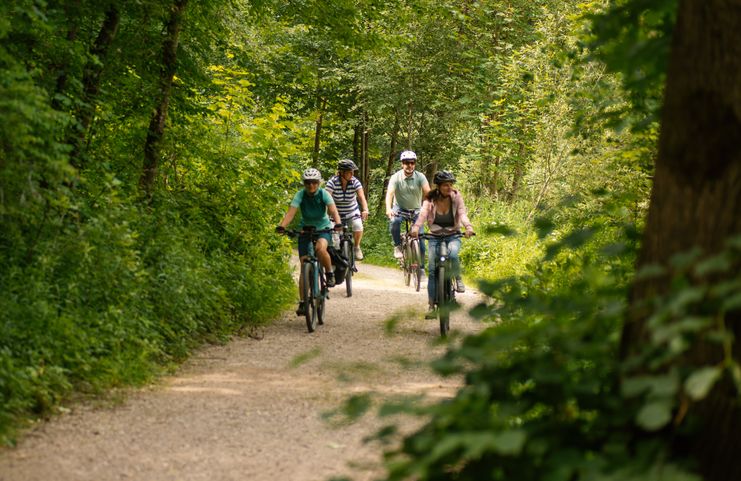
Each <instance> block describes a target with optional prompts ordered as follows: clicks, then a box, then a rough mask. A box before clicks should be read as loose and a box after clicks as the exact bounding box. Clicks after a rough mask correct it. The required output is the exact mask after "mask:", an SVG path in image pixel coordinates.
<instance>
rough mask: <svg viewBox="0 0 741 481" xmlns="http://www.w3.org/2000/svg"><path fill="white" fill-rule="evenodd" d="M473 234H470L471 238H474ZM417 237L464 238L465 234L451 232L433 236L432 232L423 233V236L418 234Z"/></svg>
mask: <svg viewBox="0 0 741 481" xmlns="http://www.w3.org/2000/svg"><path fill="white" fill-rule="evenodd" d="M475 235H476V233H475V232H471V236H475ZM417 237H419V238H420V239H442V238H445V237H456V238H460V237H465V234H464V233H463V232H453V233H452V234H433V233H432V232H425V233H424V234H422V233H420V234H417Z"/></svg>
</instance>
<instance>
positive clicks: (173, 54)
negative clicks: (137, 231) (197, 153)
mask: <svg viewBox="0 0 741 481" xmlns="http://www.w3.org/2000/svg"><path fill="white" fill-rule="evenodd" d="M187 5H188V0H175V1H174V2H173V5H172V9H171V11H170V19H169V21H168V22H167V33H166V36H165V41H164V43H163V49H162V50H163V52H162V70H161V73H160V81H159V91H158V99H157V100H158V104H157V108H156V110H155V111H154V113H153V114H152V119H151V121H150V122H149V129H148V130H147V140H146V143H145V144H144V165H143V169H142V175H141V177H140V178H139V185H140V186H141V188H142V189H143V190H144V192H145V193H146V195H147V197H151V195H152V191H153V190H154V180H155V178H156V175H157V166H158V164H159V157H160V145H161V143H162V136H163V135H164V133H165V120H167V108H168V106H169V103H170V91H171V90H172V79H173V78H174V77H175V71H176V68H177V52H178V42H179V40H180V29H181V28H182V23H183V14H184V12H185V7H186V6H187Z"/></svg>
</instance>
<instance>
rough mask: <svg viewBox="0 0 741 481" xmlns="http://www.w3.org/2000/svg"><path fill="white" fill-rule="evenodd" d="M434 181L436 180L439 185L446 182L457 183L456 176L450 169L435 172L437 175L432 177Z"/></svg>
mask: <svg viewBox="0 0 741 481" xmlns="http://www.w3.org/2000/svg"><path fill="white" fill-rule="evenodd" d="M432 182H434V183H435V184H437V185H440V184H442V183H444V182H452V183H455V176H454V175H453V173H452V172H451V171H449V170H441V171H439V172H436V173H435V177H434V178H433V179H432Z"/></svg>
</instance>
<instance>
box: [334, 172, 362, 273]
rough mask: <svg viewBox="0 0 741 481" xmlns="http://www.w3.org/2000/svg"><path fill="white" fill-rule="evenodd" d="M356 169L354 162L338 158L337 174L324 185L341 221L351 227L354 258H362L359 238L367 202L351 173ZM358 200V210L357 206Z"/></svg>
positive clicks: (358, 183)
mask: <svg viewBox="0 0 741 481" xmlns="http://www.w3.org/2000/svg"><path fill="white" fill-rule="evenodd" d="M356 170H358V167H357V166H356V165H355V162H353V161H352V160H349V159H344V160H340V162H339V163H338V164H337V175H335V176H334V177H332V178H331V179H329V180H328V181H327V185H326V186H325V187H324V188H325V189H326V190H327V192H329V194H330V195H331V196H332V198H333V199H334V202H335V205H336V206H337V210H338V211H339V213H340V218H342V222H347V223H348V224H350V226H351V227H352V232H353V238H354V241H355V258H356V259H357V260H359V261H360V260H363V251H362V250H360V240H361V239H362V238H363V222H364V221H365V220H366V219H368V203H367V202H366V200H365V193H364V192H363V185H362V184H361V183H360V181H359V180H358V179H357V178H356V177H355V176H354V175H353V173H354V172H355V171H356ZM358 201H360V208H362V209H363V210H360V208H358Z"/></svg>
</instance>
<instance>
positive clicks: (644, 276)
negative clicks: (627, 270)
mask: <svg viewBox="0 0 741 481" xmlns="http://www.w3.org/2000/svg"><path fill="white" fill-rule="evenodd" d="M664 274H666V268H664V267H663V266H661V265H659V264H646V265H644V266H641V268H640V269H639V270H638V272H636V275H635V276H634V280H636V281H646V280H650V279H656V278H657V277H661V276H663V275H664Z"/></svg>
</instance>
